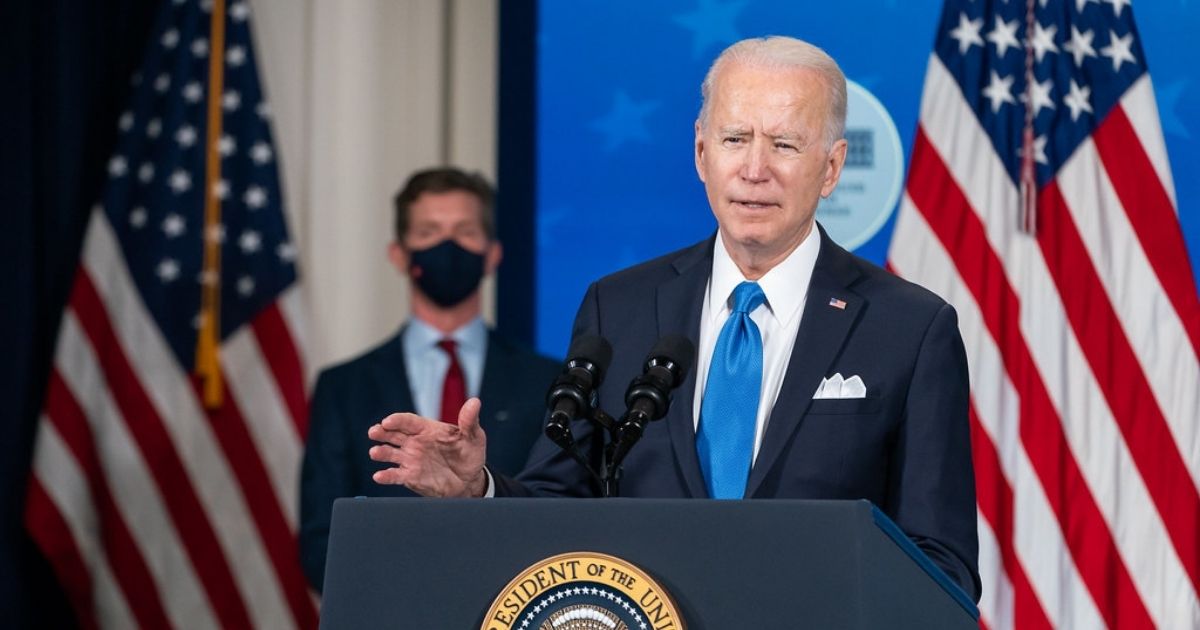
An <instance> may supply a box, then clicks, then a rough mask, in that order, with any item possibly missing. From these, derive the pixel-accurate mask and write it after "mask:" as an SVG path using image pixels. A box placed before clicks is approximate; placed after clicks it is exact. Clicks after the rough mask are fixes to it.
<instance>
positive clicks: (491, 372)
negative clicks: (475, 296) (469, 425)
mask: <svg viewBox="0 0 1200 630" xmlns="http://www.w3.org/2000/svg"><path fill="white" fill-rule="evenodd" d="M509 363H510V361H509V358H508V352H507V348H505V347H504V345H503V344H502V343H500V342H499V341H497V339H496V334H495V333H494V332H492V331H491V330H490V329H489V330H488V344H487V352H486V353H485V354H484V358H483V382H482V383H480V385H479V400H480V401H484V402H483V405H484V407H483V409H481V410H480V415H479V426H481V427H483V430H484V431H488V430H489V429H490V428H491V426H492V424H493V422H492V419H493V418H495V417H496V414H497V413H500V412H507V411H508V410H506V409H496V408H495V405H496V404H498V401H502V400H508V399H509V398H510V397H511V390H510V389H509V387H510V384H509V383H508V382H507V376H508V372H506V371H505V369H504V366H505V365H506V364H509ZM487 401H491V404H489V403H488V402H487Z"/></svg>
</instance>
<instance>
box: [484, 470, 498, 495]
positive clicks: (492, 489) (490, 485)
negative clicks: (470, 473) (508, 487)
mask: <svg viewBox="0 0 1200 630" xmlns="http://www.w3.org/2000/svg"><path fill="white" fill-rule="evenodd" d="M483 473H484V474H485V475H487V489H486V490H484V492H483V498H485V499H491V498H495V496H496V483H495V482H494V481H492V471H490V470H488V469H487V466H484V467H483Z"/></svg>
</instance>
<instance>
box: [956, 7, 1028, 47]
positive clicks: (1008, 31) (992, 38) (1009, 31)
mask: <svg viewBox="0 0 1200 630" xmlns="http://www.w3.org/2000/svg"><path fill="white" fill-rule="evenodd" d="M1018 24H1019V23H1018V22H1017V21H1016V20H1013V21H1011V22H1005V21H1004V20H1001V19H1000V16H999V15H997V16H996V26H995V27H994V28H992V32H990V33H988V35H987V40H988V41H989V42H991V43H992V44H994V45H995V46H996V54H998V55H1000V57H1001V58H1003V57H1004V53H1007V52H1008V49H1009V48H1018V49H1019V48H1020V47H1021V43H1020V42H1018V41H1017V26H1018ZM959 45H960V46H961V44H959Z"/></svg>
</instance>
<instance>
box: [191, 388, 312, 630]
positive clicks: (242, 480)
mask: <svg viewBox="0 0 1200 630" xmlns="http://www.w3.org/2000/svg"><path fill="white" fill-rule="evenodd" d="M193 387H194V391H195V392H196V399H197V401H199V400H200V399H201V392H200V386H199V382H198V381H193ZM207 417H208V422H209V425H211V426H212V428H213V433H214V434H215V435H216V437H217V441H218V442H220V444H221V449H222V450H223V451H224V453H225V456H226V458H228V460H229V463H230V466H231V467H232V468H233V472H234V475H235V476H236V477H237V480H238V485H239V487H240V488H241V490H242V496H243V497H245V499H246V504H247V505H248V506H249V508H250V514H251V517H252V518H253V519H254V524H255V525H256V526H257V528H258V534H259V538H260V539H261V540H262V543H263V548H264V549H265V550H266V552H267V555H268V557H270V559H271V564H272V566H273V568H274V570H275V574H276V575H277V576H278V578H279V585H280V588H281V589H282V590H283V594H284V597H285V598H286V599H287V601H288V605H289V606H290V608H291V613H292V618H293V619H294V620H295V621H296V625H297V626H298V627H300V628H315V627H317V611H316V609H315V608H314V607H313V603H312V600H311V599H309V597H308V583H307V582H306V581H305V578H304V573H303V571H302V570H301V568H300V557H299V554H298V553H297V551H296V550H297V549H299V543H298V542H297V539H296V535H295V533H293V532H292V530H291V527H289V525H288V522H287V519H286V518H285V517H284V514H283V509H282V507H281V506H280V504H279V499H278V497H277V495H276V494H275V491H274V489H273V488H272V487H271V480H270V476H269V475H268V473H267V469H266V467H265V466H264V465H263V463H262V458H261V457H259V454H258V451H257V450H256V449H255V446H254V442H253V440H252V438H251V437H250V433H249V431H248V430H247V429H246V421H245V419H244V418H243V417H242V414H241V411H240V410H239V409H238V407H237V403H236V402H235V399H234V398H233V397H232V396H227V397H226V398H225V402H224V404H223V405H222V406H221V408H220V409H218V410H208V412H207Z"/></svg>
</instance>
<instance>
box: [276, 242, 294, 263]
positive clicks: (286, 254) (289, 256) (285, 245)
mask: <svg viewBox="0 0 1200 630" xmlns="http://www.w3.org/2000/svg"><path fill="white" fill-rule="evenodd" d="M275 255H276V256H278V257H279V260H280V261H281V262H285V263H290V262H292V261H294V260H296V246H295V245H292V244H291V243H290V242H288V241H284V242H282V243H280V244H279V246H278V247H276V248H275Z"/></svg>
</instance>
